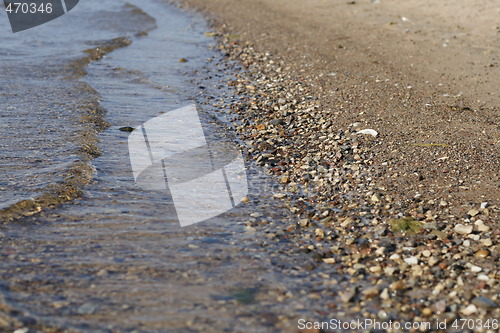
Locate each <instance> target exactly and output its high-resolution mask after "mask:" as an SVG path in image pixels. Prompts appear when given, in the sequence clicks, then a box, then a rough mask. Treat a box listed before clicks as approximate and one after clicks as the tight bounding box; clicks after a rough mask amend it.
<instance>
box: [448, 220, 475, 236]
mask: <svg viewBox="0 0 500 333" xmlns="http://www.w3.org/2000/svg"><path fill="white" fill-rule="evenodd" d="M473 228H474V227H473V226H471V225H463V224H460V223H459V224H457V225H456V226H455V228H453V230H455V232H456V233H459V234H462V235H468V234H470V233H471V232H472V229H473Z"/></svg>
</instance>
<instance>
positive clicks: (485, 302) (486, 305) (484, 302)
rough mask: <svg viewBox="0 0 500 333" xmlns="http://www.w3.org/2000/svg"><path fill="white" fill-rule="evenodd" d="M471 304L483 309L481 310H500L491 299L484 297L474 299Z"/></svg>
mask: <svg viewBox="0 0 500 333" xmlns="http://www.w3.org/2000/svg"><path fill="white" fill-rule="evenodd" d="M472 304H474V305H476V306H478V307H480V308H483V309H498V308H500V306H499V305H498V304H497V303H495V302H493V301H492V300H491V299H489V298H487V297H484V296H479V297H475V298H474V299H473V300H472Z"/></svg>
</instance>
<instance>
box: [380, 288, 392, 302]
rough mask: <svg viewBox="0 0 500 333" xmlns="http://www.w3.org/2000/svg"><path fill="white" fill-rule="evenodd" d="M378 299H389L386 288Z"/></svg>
mask: <svg viewBox="0 0 500 333" xmlns="http://www.w3.org/2000/svg"><path fill="white" fill-rule="evenodd" d="M380 298H381V299H383V300H384V301H387V300H389V299H390V298H391V296H390V295H389V290H388V289H387V288H385V289H384V290H383V291H382V293H381V294H380Z"/></svg>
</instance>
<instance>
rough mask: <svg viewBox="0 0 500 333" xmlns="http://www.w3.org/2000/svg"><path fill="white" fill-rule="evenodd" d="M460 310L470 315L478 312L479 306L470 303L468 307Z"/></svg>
mask: <svg viewBox="0 0 500 333" xmlns="http://www.w3.org/2000/svg"><path fill="white" fill-rule="evenodd" d="M460 312H461V313H462V314H463V315H464V316H470V315H471V314H474V313H476V312H477V307H476V306H475V305H474V304H470V305H469V306H467V307H466V308H463V309H462V310H460Z"/></svg>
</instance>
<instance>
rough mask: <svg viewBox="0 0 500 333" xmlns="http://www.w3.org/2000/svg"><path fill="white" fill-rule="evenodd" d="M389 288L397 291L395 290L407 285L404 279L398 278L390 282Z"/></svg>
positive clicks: (402, 288) (403, 288)
mask: <svg viewBox="0 0 500 333" xmlns="http://www.w3.org/2000/svg"><path fill="white" fill-rule="evenodd" d="M389 288H391V290H395V291H397V290H405V289H406V288H407V287H406V283H405V282H404V281H402V280H399V281H396V282H393V283H391V285H390V286H389Z"/></svg>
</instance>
